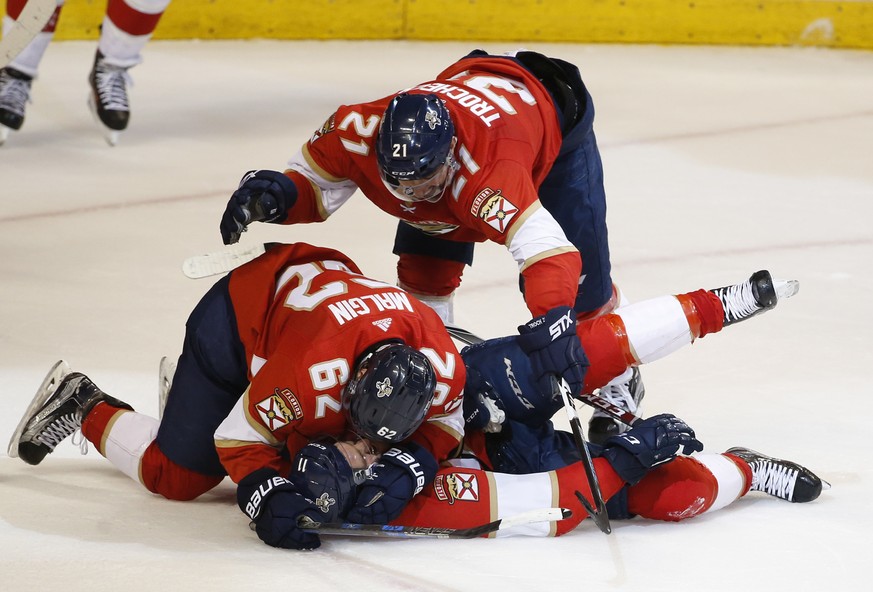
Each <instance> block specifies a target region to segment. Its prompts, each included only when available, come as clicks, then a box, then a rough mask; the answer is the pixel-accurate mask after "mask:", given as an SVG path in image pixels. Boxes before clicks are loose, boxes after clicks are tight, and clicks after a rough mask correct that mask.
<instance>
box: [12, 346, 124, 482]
mask: <svg viewBox="0 0 873 592" xmlns="http://www.w3.org/2000/svg"><path fill="white" fill-rule="evenodd" d="M102 401H105V402H107V403H109V404H110V405H112V406H114V407H121V408H124V409H130V410H133V408H132V407H130V405H127V404H126V403H123V402H121V401H118V400H117V399H114V398H112V397H110V396H109V395H107V394H106V393H104V392H103V391H101V390H100V389H99V388H97V386H96V385H95V384H94V383H93V382H91V380H90V379H89V378H88V377H87V376H85V375H84V374H81V373H79V372H70V367H69V366H68V365H67V363H66V362H64V361H60V362H57V363H56V364H55V365H54V366H53V367H52V369H51V370H50V371H49V373H48V375H47V376H46V378H45V380H43V383H42V385H41V386H40V388H39V390H38V391H37V392H36V396H34V398H33V401H31V403H30V406H29V407H28V408H27V411H26V412H25V413H24V417H23V418H22V419H21V422H19V424H18V427H17V428H16V429H15V433H14V434H13V436H12V440H11V441H10V442H9V448H8V451H7V452H8V453H9V456H11V457H15V456H18V457H20V458H21V460H23V461H24V462H26V463H28V464H31V465H38V464H39V463H40V462H42V460H43V459H44V458H45V456H46V455H47V454H51V453H52V452H54V450H55V448H56V447H57V445H58V444H60V443H61V442H62V441H63V440H65V439H66V438H67V437H69V436H71V435H72V434H74V433H76V432H77V431H78V430H79V428H81V427H82V420H83V419H84V417H85V416H86V415H88V412H89V411H91V409H93V408H94V406H95V405H96V404H97V403H100V402H102ZM83 443H84V440H83ZM86 450H87V448H85V447H84V446H83V448H82V451H83V454H84V453H85V451H86Z"/></svg>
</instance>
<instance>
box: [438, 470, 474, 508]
mask: <svg viewBox="0 0 873 592" xmlns="http://www.w3.org/2000/svg"><path fill="white" fill-rule="evenodd" d="M433 489H434V493H436V496H437V499H440V500H442V501H444V502H445V501H447V502H449V504H454V503H455V501H462V502H478V501H479V481H478V479H477V478H476V475H473V474H470V473H448V474H443V475H437V477H436V479H434V482H433Z"/></svg>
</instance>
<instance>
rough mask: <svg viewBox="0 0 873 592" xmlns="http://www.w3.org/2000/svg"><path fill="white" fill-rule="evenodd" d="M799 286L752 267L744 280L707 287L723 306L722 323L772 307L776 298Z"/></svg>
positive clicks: (795, 281) (798, 283)
mask: <svg viewBox="0 0 873 592" xmlns="http://www.w3.org/2000/svg"><path fill="white" fill-rule="evenodd" d="M799 290H800V282H799V281H797V280H774V279H773V278H772V277H771V276H770V272H769V271H767V270H766V269H765V270H761V271H756V272H755V273H753V274H752V277H750V278H749V279H748V280H747V281H745V282H742V283H740V284H734V285H733V286H726V287H724V288H716V289H714V290H710V292H712V293H713V294H715V295H716V296H718V299H719V300H721V304H722V307H724V326H725V327H727V326H728V325H733V324H734V323H739V322H740V321H744V320H746V319H749V318H751V317H753V316H755V315H757V314H759V313H762V312H764V311H765V310H770V309H771V308H774V307H775V306H776V304H777V303H778V302H779V301H780V300H784V299H785V298H791V297H792V296H794V295H795V294H797V292H798V291H799Z"/></svg>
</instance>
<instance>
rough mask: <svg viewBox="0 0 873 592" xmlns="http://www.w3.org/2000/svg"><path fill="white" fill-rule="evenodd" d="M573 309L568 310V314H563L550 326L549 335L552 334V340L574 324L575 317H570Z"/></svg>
mask: <svg viewBox="0 0 873 592" xmlns="http://www.w3.org/2000/svg"><path fill="white" fill-rule="evenodd" d="M572 312H573V311H572V310H568V311H567V314H565V315H563V316H562V317H561V318H559V319H558V320H557V321H555V322H554V323H552V325H551V326H550V327H549V335H551V336H552V341H554V340H555V339H557V338H558V337H560V336H561V334H562V333H564V331H566V330H567V329H569V328H570V327H572V326H573V319H572V318H571V317H570V315H571V314H572Z"/></svg>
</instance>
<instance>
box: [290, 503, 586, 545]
mask: <svg viewBox="0 0 873 592" xmlns="http://www.w3.org/2000/svg"><path fill="white" fill-rule="evenodd" d="M572 515H573V512H572V511H571V510H568V509H567V508H543V509H540V510H531V511H529V512H524V513H522V514H516V515H514V516H508V517H506V518H501V519H499V520H495V521H493V522H488V523H487V524H481V525H479V526H472V527H470V528H440V527H430V526H391V525H389V524H355V523H350V522H325V523H322V522H316V521H314V520H312V519H311V518H309V517H307V516H301V517H300V520H299V521H298V523H297V525H298V526H299V527H300V528H302V529H303V530H305V531H307V532H313V533H317V534H335V535H343V536H365V537H380V538H402V539H412V538H436V539H473V538H476V537H480V536H482V535H486V534H489V533H492V532H496V531H498V530H506V529H508V528H512V527H513V526H520V525H523V524H534V523H536V522H554V521H557V520H564V519H565V518H569V517H570V516H572Z"/></svg>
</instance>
